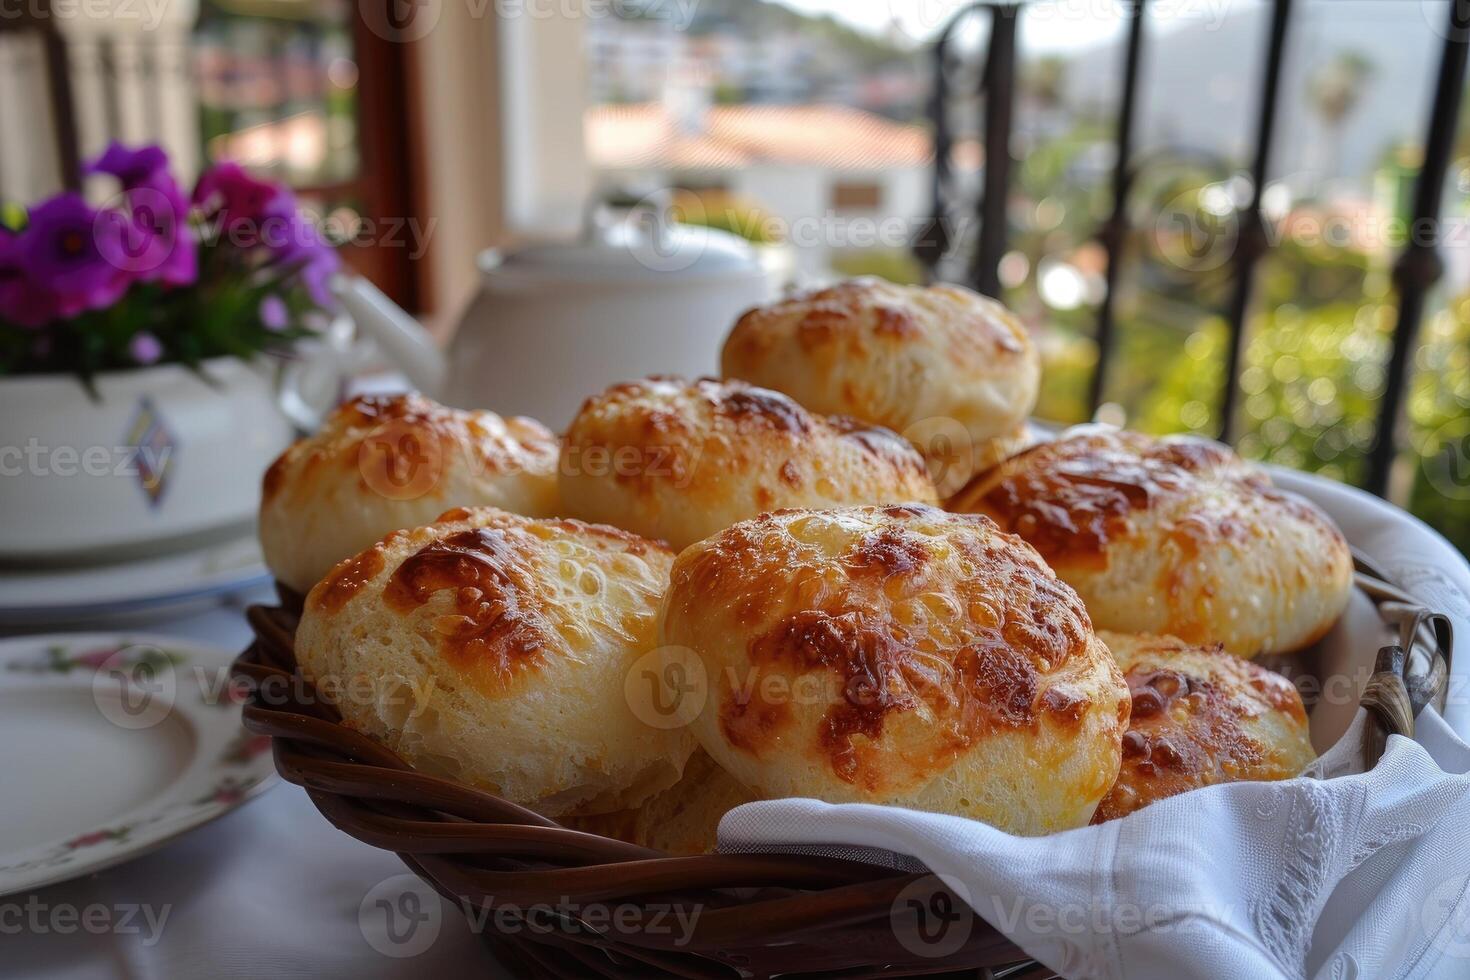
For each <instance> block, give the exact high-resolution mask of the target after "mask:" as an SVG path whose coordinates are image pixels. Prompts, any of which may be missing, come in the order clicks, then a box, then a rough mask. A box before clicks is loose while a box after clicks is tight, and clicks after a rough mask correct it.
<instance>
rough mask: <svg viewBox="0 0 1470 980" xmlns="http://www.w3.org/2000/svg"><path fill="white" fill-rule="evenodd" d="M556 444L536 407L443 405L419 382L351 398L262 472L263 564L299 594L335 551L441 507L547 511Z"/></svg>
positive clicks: (553, 509)
mask: <svg viewBox="0 0 1470 980" xmlns="http://www.w3.org/2000/svg"><path fill="white" fill-rule="evenodd" d="M558 452H559V446H558V443H557V439H556V437H555V436H554V435H553V434H552V433H551V432H550V430H548V429H547V428H546V427H545V426H543V425H542V424H541V423H539V422H537V421H535V420H534V419H528V418H519V417H517V418H501V417H500V416H499V415H496V414H495V413H494V412H484V411H475V412H469V411H461V410H459V409H454V408H447V407H445V406H443V405H440V404H439V403H437V402H435V401H432V400H430V399H428V398H425V397H424V396H422V395H418V394H407V395H368V396H362V397H359V398H354V399H352V400H351V401H349V402H347V403H345V404H343V405H341V406H339V407H338V408H337V409H336V410H335V411H334V412H332V414H331V415H329V416H328V417H327V419H326V421H325V422H324V423H323V425H322V428H321V430H320V431H318V432H317V433H316V434H315V435H312V436H309V437H307V438H305V439H302V440H300V441H298V442H297V443H296V444H295V445H293V446H291V447H290V448H289V449H287V450H286V452H284V453H283V454H282V455H281V456H280V458H279V459H277V460H276V461H275V463H274V464H272V465H271V467H270V469H269V470H268V471H267V472H266V475H265V480H264V483H263V486H262V488H261V504H260V541H261V547H262V549H263V550H264V552H265V559H266V564H267V565H268V566H269V567H270V569H271V572H272V573H273V574H274V575H275V577H276V579H277V580H278V581H280V582H282V583H283V584H285V585H288V586H290V587H291V588H292V589H295V590H296V591H297V592H300V593H303V594H304V593H306V592H307V591H308V590H310V589H311V587H312V586H313V585H315V584H316V583H317V582H318V581H319V580H320V579H321V577H322V576H323V575H325V574H326V573H327V571H328V570H329V569H330V568H331V567H332V566H333V565H335V564H336V563H337V562H339V561H341V560H342V559H344V558H346V557H348V556H349V555H354V554H356V553H357V552H359V551H361V550H362V549H364V548H366V547H368V546H369V545H371V544H372V543H373V542H375V541H377V540H378V539H379V538H381V537H382V536H383V535H385V534H387V533H388V532H389V531H396V530H399V529H400V528H408V527H418V526H419V525H421V524H427V523H428V522H430V521H432V520H433V519H434V518H435V517H436V516H437V515H438V514H440V513H441V512H443V511H444V510H446V509H448V508H450V507H454V506H477V505H485V506H493V507H499V508H501V509H503V510H509V511H512V512H514V513H518V514H525V515H527V516H531V517H550V516H553V515H555V514H556V513H557V511H558V510H559V500H558V497H557V488H556V462H557V455H558Z"/></svg>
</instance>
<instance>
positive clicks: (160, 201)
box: [87, 142, 199, 286]
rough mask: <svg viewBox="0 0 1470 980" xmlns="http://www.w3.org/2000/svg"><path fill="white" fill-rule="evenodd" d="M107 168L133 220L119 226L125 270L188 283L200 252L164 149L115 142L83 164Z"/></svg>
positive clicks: (141, 276)
mask: <svg viewBox="0 0 1470 980" xmlns="http://www.w3.org/2000/svg"><path fill="white" fill-rule="evenodd" d="M87 173H89V174H97V173H103V174H110V175H111V176H113V177H116V178H117V179H118V181H119V182H121V184H122V186H123V195H122V201H121V203H122V204H125V205H126V206H127V208H128V210H129V212H130V213H131V216H132V222H131V223H130V224H129V225H127V226H125V227H124V228H123V232H124V234H123V254H124V256H125V261H126V263H127V266H128V269H129V271H131V272H132V273H134V274H135V275H136V276H137V278H139V279H141V280H143V281H145V282H164V283H167V284H168V285H170V286H187V285H191V284H192V283H193V282H194V281H195V280H196V279H198V277H199V257H198V253H197V251H196V245H195V242H194V237H193V235H192V234H191V233H190V231H189V202H188V201H187V200H185V199H184V192H183V191H182V190H180V189H179V185H178V183H177V182H176V181H175V180H174V178H173V176H172V175H171V174H170V173H169V172H168V155H167V154H165V153H164V152H163V150H161V149H159V148H158V147H157V146H145V147H141V148H139V149H136V150H130V149H128V148H127V147H125V146H123V145H122V144H121V143H117V142H114V143H112V144H111V145H109V146H108V147H107V150H106V151H105V152H103V154H102V156H100V157H98V158H97V160H96V161H94V162H93V163H92V164H91V165H90V166H89V167H88V168H87Z"/></svg>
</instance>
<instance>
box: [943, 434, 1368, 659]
mask: <svg viewBox="0 0 1470 980" xmlns="http://www.w3.org/2000/svg"><path fill="white" fill-rule="evenodd" d="M949 506H950V507H951V509H953V510H957V511H964V512H971V513H980V514H985V515H986V516H988V517H991V518H993V519H994V520H995V521H996V522H997V523H999V524H1000V526H1001V527H1002V528H1004V529H1006V530H1008V531H1011V532H1014V533H1016V534H1019V535H1020V536H1021V537H1023V538H1025V539H1026V540H1027V541H1028V542H1030V543H1031V544H1032V545H1033V546H1035V548H1036V549H1037V550H1038V551H1039V552H1041V555H1042V557H1043V558H1045V559H1046V561H1047V562H1048V563H1049V564H1050V565H1051V566H1052V567H1053V568H1055V569H1056V571H1057V574H1058V575H1060V576H1061V577H1062V578H1063V579H1064V580H1065V581H1066V582H1068V583H1069V584H1070V585H1071V586H1072V587H1073V588H1075V589H1076V590H1077V591H1078V593H1079V594H1080V595H1081V596H1082V599H1083V601H1084V602H1086V603H1087V609H1088V612H1089V613H1091V615H1092V618H1093V621H1094V622H1096V623H1097V625H1098V627H1099V628H1102V629H1113V630H1119V631H1122V632H1137V633H1164V634H1170V635H1173V636H1178V637H1180V638H1182V639H1185V640H1189V641H1191V642H1195V643H1215V642H1219V643H1223V644H1224V645H1225V647H1226V648H1227V649H1228V650H1230V651H1231V652H1232V653H1235V654H1238V655H1240V656H1244V657H1253V656H1256V655H1257V654H1260V653H1286V652H1290V651H1294V650H1298V649H1301V648H1302V647H1304V646H1307V645H1309V644H1311V643H1313V642H1314V641H1316V640H1317V639H1319V638H1320V637H1321V636H1322V635H1323V634H1324V633H1326V631H1327V630H1328V629H1329V628H1330V627H1331V626H1332V624H1333V623H1334V622H1336V620H1337V618H1338V616H1339V615H1341V613H1342V610H1343V608H1344V607H1345V606H1346V604H1347V599H1348V593H1349V590H1350V588H1351V586H1352V572H1353V567H1352V555H1351V553H1350V552H1349V550H1348V546H1347V542H1346V540H1345V539H1344V538H1343V536H1342V532H1341V531H1339V530H1338V528H1337V527H1336V525H1334V524H1333V523H1332V521H1331V520H1330V519H1328V517H1327V516H1326V515H1325V514H1323V513H1322V511H1321V510H1319V509H1318V508H1317V507H1316V506H1315V505H1313V504H1311V503H1309V502H1308V501H1306V500H1304V499H1302V498H1300V497H1297V496H1296V495H1294V494H1290V493H1286V492H1284V491H1281V490H1278V489H1276V488H1275V487H1273V486H1272V485H1271V481H1270V479H1269V478H1268V477H1267V476H1266V474H1265V472H1264V471H1263V470H1261V469H1260V468H1258V467H1256V466H1253V465H1251V464H1249V463H1247V462H1245V461H1244V460H1242V459H1241V458H1240V457H1238V456H1237V455H1235V453H1233V452H1232V451H1231V450H1230V449H1228V448H1227V447H1225V446H1223V445H1220V444H1219V443H1216V442H1211V441H1208V440H1205V439H1199V438H1195V437H1191V436H1168V437H1164V438H1155V437H1153V436H1147V435H1143V434H1141V433H1137V432H1126V431H1122V430H1119V429H1115V428H1112V427H1110V426H1101V425H1087V426H1078V427H1077V428H1074V429H1071V430H1068V431H1067V432H1065V433H1063V434H1062V435H1061V436H1059V437H1058V438H1057V439H1055V440H1054V441H1051V442H1047V443H1043V444H1041V445H1038V446H1035V447H1033V448H1031V449H1029V450H1027V451H1026V452H1024V453H1022V454H1020V455H1018V456H1015V457H1012V458H1011V459H1009V460H1007V461H1006V462H1004V463H1002V464H1000V465H999V466H997V467H995V468H994V469H992V470H990V471H989V472H987V473H984V474H982V475H981V476H980V477H978V478H976V480H975V481H974V482H973V483H972V484H971V485H970V486H968V487H966V488H965V490H964V491H962V492H961V493H959V494H957V495H956V496H955V497H954V498H953V499H952V500H951V501H950V504H949Z"/></svg>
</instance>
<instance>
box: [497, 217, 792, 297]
mask: <svg viewBox="0 0 1470 980" xmlns="http://www.w3.org/2000/svg"><path fill="white" fill-rule="evenodd" d="M479 266H480V270H481V272H482V273H484V275H485V279H486V281H487V282H488V283H490V284H491V285H495V286H499V285H507V286H508V285H554V284H562V285H565V284H571V283H614V282H617V283H624V282H643V283H652V282H668V281H669V280H672V279H678V280H679V281H690V280H724V279H747V278H754V277H757V276H761V275H764V270H763V269H762V267H761V263H760V260H759V259H758V258H757V257H756V254H755V250H754V249H753V248H752V247H751V245H750V243H749V242H747V241H746V240H745V239H743V238H740V237H739V236H737V235H732V234H730V233H729V232H727V231H722V230H720V229H717V228H705V227H701V226H692V225H681V224H677V223H675V222H674V221H673V220H672V219H671V218H670V217H669V215H668V212H667V209H665V208H662V207H660V208H652V207H639V208H634V209H633V210H632V211H631V212H630V213H629V214H628V216H627V218H626V219H625V220H618V221H613V222H609V221H607V220H606V219H605V218H603V217H602V216H601V215H594V216H593V217H592V218H591V219H590V220H589V222H588V224H587V226H586V227H585V228H584V229H583V234H582V238H581V240H580V241H578V242H571V243H548V244H543V245H531V246H527V247H525V248H522V249H518V250H516V251H514V252H511V253H510V254H508V255H503V254H502V253H500V252H499V251H498V250H496V249H488V250H486V251H485V252H482V253H481V254H480V259H479Z"/></svg>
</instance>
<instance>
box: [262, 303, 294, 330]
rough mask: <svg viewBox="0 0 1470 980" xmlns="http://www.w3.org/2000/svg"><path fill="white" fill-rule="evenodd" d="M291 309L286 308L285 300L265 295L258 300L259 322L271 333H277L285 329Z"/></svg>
mask: <svg viewBox="0 0 1470 980" xmlns="http://www.w3.org/2000/svg"><path fill="white" fill-rule="evenodd" d="M290 319H291V311H290V310H288V309H286V301H285V300H283V299H281V297H279V296H267V297H266V298H265V299H263V300H261V301H260V322H261V325H262V326H264V327H265V328H266V329H267V330H269V331H271V332H272V333H279V332H280V331H282V330H285V329H286V325H287V324H288V323H289V322H290Z"/></svg>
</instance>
